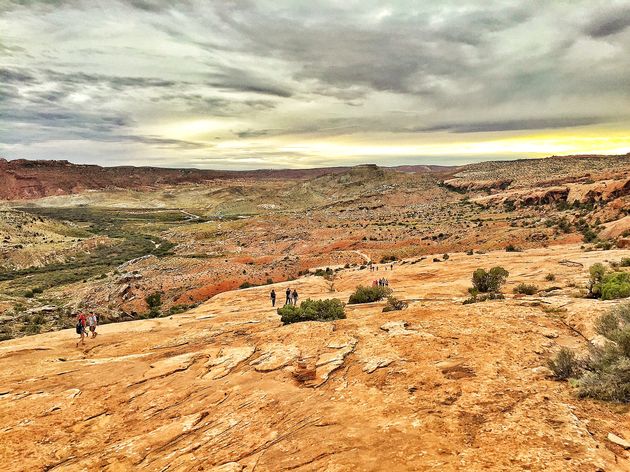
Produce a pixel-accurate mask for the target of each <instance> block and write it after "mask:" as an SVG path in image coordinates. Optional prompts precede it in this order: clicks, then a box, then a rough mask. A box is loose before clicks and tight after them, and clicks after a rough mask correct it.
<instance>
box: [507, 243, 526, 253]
mask: <svg viewBox="0 0 630 472" xmlns="http://www.w3.org/2000/svg"><path fill="white" fill-rule="evenodd" d="M521 251H522V249H521V248H520V247H517V246H515V245H514V244H508V245H507V246H506V247H505V252H521Z"/></svg>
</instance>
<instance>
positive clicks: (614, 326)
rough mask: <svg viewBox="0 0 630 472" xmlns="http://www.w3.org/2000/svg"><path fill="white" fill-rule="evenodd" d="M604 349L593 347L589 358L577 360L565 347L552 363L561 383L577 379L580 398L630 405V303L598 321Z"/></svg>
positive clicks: (614, 309)
mask: <svg viewBox="0 0 630 472" xmlns="http://www.w3.org/2000/svg"><path fill="white" fill-rule="evenodd" d="M595 331H596V332H597V334H599V335H600V336H602V337H603V338H604V340H605V342H604V344H603V346H599V345H598V346H595V345H591V346H590V352H589V355H588V356H587V357H586V358H585V359H578V358H577V356H576V355H575V353H574V352H573V351H571V350H569V349H567V348H563V349H562V350H560V352H559V353H558V354H557V355H556V356H555V358H553V359H550V360H549V363H548V365H549V368H550V369H551V370H552V372H553V373H554V376H555V377H556V378H557V379H558V380H567V379H575V380H576V385H577V388H578V390H577V391H578V395H579V396H580V397H588V398H595V399H597V400H604V401H613V402H624V403H628V402H630V303H628V302H627V303H624V304H622V305H619V306H617V307H615V308H612V309H611V310H610V311H608V312H607V313H605V314H603V315H602V316H600V317H599V318H598V319H597V321H596V322H595Z"/></svg>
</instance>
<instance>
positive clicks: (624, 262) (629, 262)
mask: <svg viewBox="0 0 630 472" xmlns="http://www.w3.org/2000/svg"><path fill="white" fill-rule="evenodd" d="M619 265H620V266H621V267H630V257H623V258H621V260H620V261H619Z"/></svg>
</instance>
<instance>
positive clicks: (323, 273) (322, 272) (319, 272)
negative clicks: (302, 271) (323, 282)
mask: <svg viewBox="0 0 630 472" xmlns="http://www.w3.org/2000/svg"><path fill="white" fill-rule="evenodd" d="M332 274H333V270H332V269H331V268H330V267H326V269H317V270H316V271H315V272H314V273H313V275H315V276H316V277H326V276H327V275H332Z"/></svg>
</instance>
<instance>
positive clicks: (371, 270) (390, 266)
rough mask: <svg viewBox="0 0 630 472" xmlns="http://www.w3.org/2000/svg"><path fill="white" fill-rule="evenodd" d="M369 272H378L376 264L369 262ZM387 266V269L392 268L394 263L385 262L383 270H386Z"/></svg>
mask: <svg viewBox="0 0 630 472" xmlns="http://www.w3.org/2000/svg"><path fill="white" fill-rule="evenodd" d="M369 267H370V272H374V271H376V272H378V266H377V265H375V264H370V266H369ZM387 267H389V270H394V264H386V265H384V266H383V270H387Z"/></svg>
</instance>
